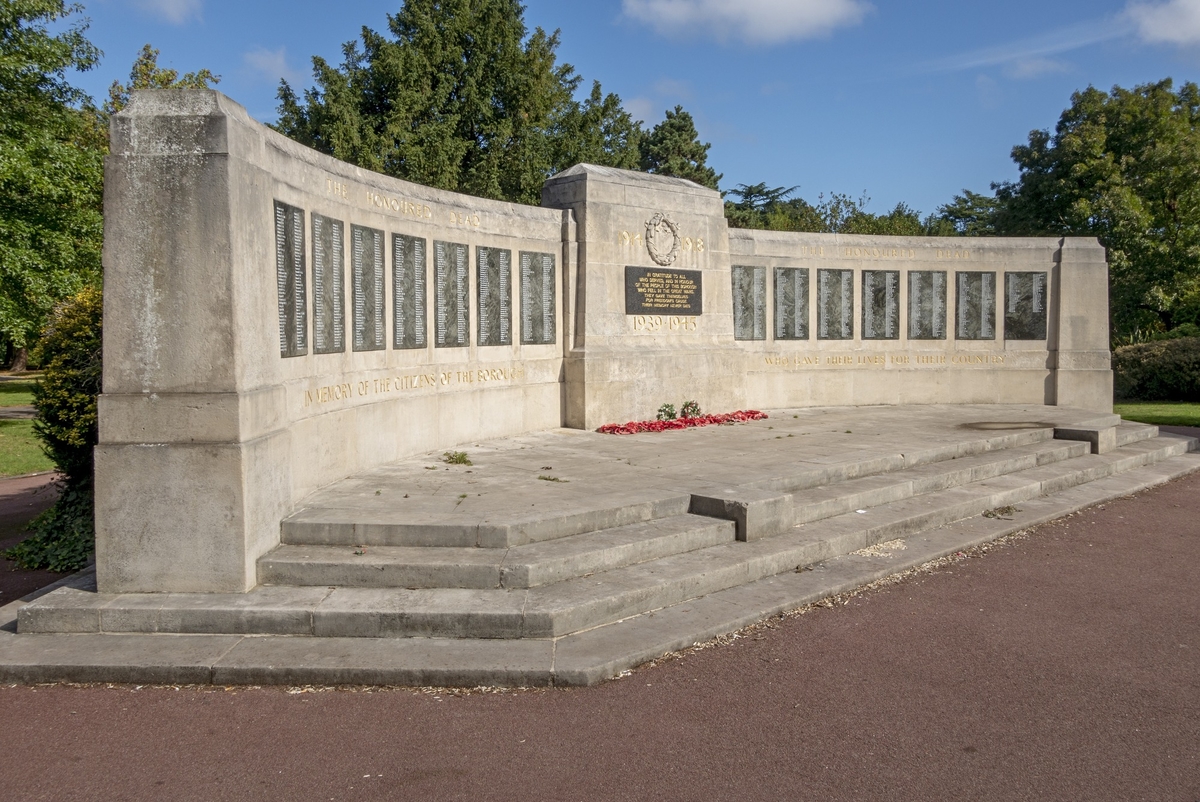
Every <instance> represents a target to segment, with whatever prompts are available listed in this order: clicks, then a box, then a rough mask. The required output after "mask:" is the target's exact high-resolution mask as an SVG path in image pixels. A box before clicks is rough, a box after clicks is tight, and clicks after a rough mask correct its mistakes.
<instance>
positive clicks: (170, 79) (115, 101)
mask: <svg viewBox="0 0 1200 802" xmlns="http://www.w3.org/2000/svg"><path fill="white" fill-rule="evenodd" d="M158 56H159V51H158V49H157V48H155V47H152V46H151V45H149V44H146V45H143V46H142V50H141V52H140V53H138V57H137V58H136V59H135V60H134V62H133V69H131V70H130V71H129V83H127V84H122V83H121V82H120V81H113V83H112V86H110V87H109V88H108V100H106V101H105V102H104V106H103V111H104V113H105V114H106V115H111V114H116V113H117V112H118V111H120V110H121V109H123V108H125V107H126V106H127V105H129V96H130V93H131V92H133V91H134V90H137V89H209V88H211V87H212V86H214V85H216V84H219V83H220V82H221V76H219V75H213V74H212V73H211V72H210V71H209V70H207V69H201V70H198V71H196V72H189V73H186V74H185V75H184V76H183V77H182V78H180V77H179V72H178V71H177V70H172V69H164V68H162V67H159V66H158Z"/></svg>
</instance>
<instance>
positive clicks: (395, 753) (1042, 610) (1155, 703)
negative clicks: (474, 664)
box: [0, 474, 1200, 802]
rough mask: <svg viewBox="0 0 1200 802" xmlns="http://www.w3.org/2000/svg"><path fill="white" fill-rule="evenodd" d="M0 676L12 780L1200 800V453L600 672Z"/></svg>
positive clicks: (311, 789) (152, 785) (477, 792)
mask: <svg viewBox="0 0 1200 802" xmlns="http://www.w3.org/2000/svg"><path fill="white" fill-rule="evenodd" d="M296 690H297V689H291V692H289V690H288V689H277V688H263V689H208V688H205V689H194V688H185V689H178V690H176V689H161V688H130V687H117V688H104V687H62V686H56V687H34V688H30V687H10V688H0V722H2V726H0V756H2V757H0V759H2V760H3V772H0V798H3V799H6V800H34V799H38V800H41V799H46V800H75V799H88V800H92V799H96V800H100V799H103V800H162V799H202V800H256V799H287V800H352V799H421V800H443V799H445V800H456V799H463V800H468V799H469V800H491V799H496V800H644V799H656V800H658V799H662V800H675V799H687V800H693V799H695V800H711V799H732V800H759V799H762V800H780V799H788V800H822V801H823V802H834V801H835V800H1087V802H1099V801H1100V800H1153V801H1154V802H1166V801H1169V800H1178V801H1179V802H1198V801H1200V474H1196V475H1192V476H1190V477H1186V478H1184V479H1181V480H1178V481H1176V482H1173V483H1171V484H1169V485H1166V486H1163V487H1160V488H1157V489H1155V490H1152V491H1148V492H1146V493H1143V494H1140V495H1139V496H1136V497H1132V498H1126V499H1121V500H1117V501H1113V502H1109V503H1108V504H1106V505H1104V507H1103V508H1096V509H1093V510H1090V511H1085V512H1083V513H1080V514H1077V515H1075V516H1073V517H1071V518H1068V519H1065V520H1063V521H1059V522H1056V523H1053V524H1048V525H1046V526H1043V527H1041V528H1039V529H1037V530H1035V531H1034V532H1033V534H1032V535H1031V536H1030V537H1027V538H1024V539H1018V540H1015V541H1012V542H1011V543H1009V544H1007V545H1003V546H999V547H996V548H992V549H990V550H989V551H988V552H987V553H986V554H983V555H981V556H970V557H965V558H963V559H961V560H959V561H957V562H954V563H952V564H949V565H946V566H944V567H942V568H940V569H936V570H934V571H933V572H931V573H923V574H919V575H917V576H915V577H912V578H910V579H908V580H906V581H903V582H901V583H899V584H895V585H892V586H890V587H885V588H883V589H880V590H875V591H872V592H869V593H867V594H865V595H862V596H859V597H856V598H852V599H850V600H848V601H847V602H846V603H839V604H837V605H836V606H833V607H828V608H816V609H813V610H812V611H811V612H808V613H806V614H804V615H799V616H795V617H792V618H789V619H786V620H782V621H779V622H777V623H776V624H775V625H774V626H773V627H770V628H764V629H762V630H760V631H758V632H754V633H750V634H748V635H746V636H745V637H741V638H738V639H736V640H734V641H733V642H732V643H730V644H727V645H723V646H716V647H713V648H708V649H704V650H701V651H697V652H694V653H692V654H689V655H686V656H684V657H681V658H679V659H673V660H668V661H666V662H664V663H663V664H661V665H658V666H656V667H650V668H642V669H639V670H638V671H635V672H633V673H632V674H631V675H630V676H627V677H625V678H623V679H620V680H617V681H613V682H609V683H607V684H605V685H602V686H599V687H596V688H590V689H575V690H543V691H529V692H507V693H494V694H488V693H474V694H468V695H461V696H456V695H454V694H451V693H446V692H421V691H413V690H383V691H372V692H364V691H361V690H360V691H348V690H333V691H320V692H295V691H296Z"/></svg>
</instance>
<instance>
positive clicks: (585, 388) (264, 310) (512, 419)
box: [96, 90, 1111, 592]
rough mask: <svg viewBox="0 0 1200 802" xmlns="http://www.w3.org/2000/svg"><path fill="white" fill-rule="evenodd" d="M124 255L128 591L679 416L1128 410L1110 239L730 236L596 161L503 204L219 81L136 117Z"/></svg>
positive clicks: (110, 514)
mask: <svg viewBox="0 0 1200 802" xmlns="http://www.w3.org/2000/svg"><path fill="white" fill-rule="evenodd" d="M104 265H105V287H104V293H105V310H104V311H105V328H104V364H105V372H104V392H103V395H102V396H101V399H100V446H99V447H98V449H97V451H96V475H97V479H96V482H97V484H96V498H97V510H96V527H97V564H98V579H99V583H100V588H101V590H103V591H106V592H116V591H166V590H171V591H230V590H233V591H237V590H245V589H248V588H250V587H253V586H254V585H255V583H256V577H255V561H256V560H257V558H258V557H259V556H261V555H262V554H264V553H266V552H267V551H268V550H270V549H271V548H273V547H274V546H275V545H276V544H277V543H278V542H279V524H280V520H281V519H282V518H284V517H285V516H287V515H288V514H290V513H292V512H293V511H295V510H296V509H297V507H298V506H299V505H302V504H303V500H304V498H305V497H306V496H307V495H309V494H310V493H311V492H312V491H314V490H316V489H317V488H319V487H321V486H323V485H326V484H329V483H330V482H333V481H335V480H337V479H341V478H343V477H346V476H349V475H352V474H354V473H356V472H358V471H362V470H364V469H366V468H370V467H373V466H377V465H380V464H383V463H386V462H389V461H393V460H396V459H399V458H402V457H405V456H408V455H413V454H418V453H422V452H428V451H440V450H443V449H450V448H455V447H459V446H462V445H463V444H469V443H472V442H476V441H479V440H481V439H484V438H493V437H500V436H506V435H514V434H520V433H523V432H531V431H539V430H545V429H550V428H554V427H558V426H564V425H565V426H571V427H576V428H589V429H591V428H595V427H597V426H600V425H602V424H604V423H611V422H620V421H626V420H630V419H637V418H646V417H652V416H653V414H654V412H655V410H656V409H657V408H658V406H659V405H660V404H662V403H665V402H670V403H674V404H676V406H678V405H680V404H681V403H682V402H683V401H684V400H689V399H694V400H697V401H698V402H699V403H700V404H701V406H702V407H703V408H704V409H705V410H708V411H730V410H733V409H737V408H747V407H756V408H763V409H770V408H774V407H786V406H803V405H845V404H898V403H914V404H920V403H946V402H988V401H1004V402H1024V403H1033V404H1043V403H1045V404H1065V405H1071V406H1081V407H1086V408H1090V409H1097V410H1102V411H1103V410H1107V409H1111V372H1110V371H1109V366H1108V356H1109V355H1108V350H1107V340H1108V321H1107V267H1106V265H1105V263H1104V252H1103V249H1101V248H1100V247H1099V245H1098V244H1097V243H1096V242H1095V241H1094V240H1072V239H1068V240H1061V241H1060V240H1043V239H1038V240H999V239H990V240H979V239H972V240H966V239H953V240H951V239H916V238H914V239H903V238H889V237H845V236H834V235H813V234H787V233H776V232H761V231H737V230H735V231H730V230H729V229H728V228H727V226H726V224H725V219H724V214H723V204H722V200H721V197H720V195H719V194H718V193H716V192H714V191H712V190H708V189H705V188H703V187H700V186H698V185H696V184H693V183H691V182H688V181H684V180H681V179H675V178H664V177H660V176H650V175H646V174H642V173H635V172H629V171H625V170H615V169H611V168H604V167H595V166H589V165H578V166H576V167H573V168H571V169H570V170H567V171H565V172H563V173H561V174H560V175H557V176H554V177H553V178H551V179H550V180H549V181H547V183H546V185H545V188H544V190H543V207H542V208H537V207H529V206H520V205H514V204H508V203H500V202H495V201H488V200H483V199H479V198H473V197H469V196H466V195H461V194H457V193H452V192H446V191H441V190H436V189H431V188H428V187H423V186H419V185H415V184H412V183H409V182H405V181H399V180H396V179H392V178H388V177H385V176H381V175H378V174H375V173H371V172H369V171H366V170H362V169H359V168H356V167H353V166H351V165H348V164H345V163H342V162H339V161H337V160H335V159H332V158H329V157H326V156H323V155H321V154H318V153H316V152H314V151H312V150H309V149H307V148H304V147H302V146H300V145H297V144H296V143H294V142H292V141H290V140H288V139H286V138H285V137H282V136H280V135H279V134H277V133H276V132H274V131H272V130H271V129H269V128H267V127H266V126H263V125H261V124H259V123H257V122H255V121H254V120H252V119H250V117H249V116H248V115H247V114H246V112H245V110H244V109H243V108H241V107H240V106H238V105H237V104H236V103H233V102H232V101H230V100H229V99H228V98H226V97H224V96H223V95H220V94H219V93H217V92H213V91H209V90H191V91H188V90H169V91H157V92H141V93H135V95H134V98H133V102H132V103H131V104H130V106H129V107H128V108H127V109H126V110H124V111H123V112H122V113H120V114H118V115H116V116H115V117H114V118H113V123H112V155H111V156H110V157H109V161H108V165H107V171H106V185H105V252H104ZM363 492H370V488H364V490H363Z"/></svg>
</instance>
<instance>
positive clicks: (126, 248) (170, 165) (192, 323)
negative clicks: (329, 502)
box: [96, 91, 290, 592]
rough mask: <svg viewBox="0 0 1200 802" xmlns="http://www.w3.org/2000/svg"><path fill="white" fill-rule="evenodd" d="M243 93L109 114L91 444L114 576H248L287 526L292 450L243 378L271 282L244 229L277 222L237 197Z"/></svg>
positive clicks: (112, 585) (152, 584)
mask: <svg viewBox="0 0 1200 802" xmlns="http://www.w3.org/2000/svg"><path fill="white" fill-rule="evenodd" d="M233 106H234V104H230V103H229V101H228V100H226V99H225V98H223V97H221V96H220V95H218V94H217V93H215V92H184V91H169V92H153V93H144V94H139V95H138V96H137V97H136V98H135V101H134V102H133V103H132V104H131V106H130V107H129V109H128V110H127V111H125V112H124V113H122V114H119V115H116V116H114V118H113V123H112V146H111V154H112V155H110V156H109V157H108V161H107V165H106V170H105V210H104V227H105V231H104V389H103V394H102V395H101V396H100V401H99V405H100V409H99V420H100V445H99V446H98V448H97V449H96V558H97V560H96V562H97V579H98V582H99V587H100V590H101V591H104V592H122V591H162V590H174V591H243V590H247V589H249V588H250V587H253V586H254V585H255V584H256V578H255V559H256V558H257V557H258V555H259V554H261V553H262V552H263V551H265V550H266V549H267V548H269V547H270V546H271V545H273V544H274V543H277V542H278V528H279V518H280V516H281V515H282V514H283V513H284V511H285V508H286V502H287V501H288V499H287V495H288V494H287V489H288V484H289V477H288V463H289V461H290V453H288V445H287V438H286V433H281V432H279V431H278V430H277V428H276V427H275V426H272V425H271V424H270V423H269V422H268V421H264V420H262V417H261V416H259V415H256V414H255V412H254V410H253V409H252V408H253V407H254V406H255V405H256V404H257V405H258V406H260V407H262V406H264V404H263V401H264V399H262V398H256V397H255V396H260V395H262V394H263V391H261V390H260V391H259V392H257V393H254V392H247V391H248V390H249V389H250V385H252V384H254V383H255V382H253V381H252V380H251V379H249V377H248V376H247V375H246V374H247V369H246V364H245V353H244V348H245V346H246V345H247V342H246V340H247V337H246V332H247V328H248V327H246V326H245V325H244V323H245V321H244V318H245V316H246V306H247V299H248V298H250V297H256V296H257V295H258V294H260V293H261V294H264V295H266V294H267V293H272V292H273V291H274V288H273V287H272V286H271V285H270V275H271V272H270V265H267V266H266V267H267V269H264V270H256V271H249V270H246V267H247V266H248V265H245V264H241V263H240V259H243V258H245V256H246V248H245V244H244V242H239V238H240V239H242V240H244V239H246V238H247V236H251V237H252V236H254V234H253V233H249V232H254V233H257V234H258V235H259V236H261V237H264V238H269V236H270V232H269V231H268V230H266V226H263V225H261V224H259V221H258V218H261V217H262V216H263V215H262V214H261V213H260V214H258V215H253V214H250V213H249V210H248V209H245V208H239V206H240V205H239V203H238V194H239V190H243V191H244V184H243V186H239V184H242V183H243V182H245V181H247V180H249V181H251V182H252V181H253V180H254V179H253V178H252V177H251V176H253V174H254V173H255V171H254V170H253V169H250V168H249V167H248V166H247V165H245V164H242V165H235V163H236V162H238V161H239V159H238V157H237V156H236V155H234V154H233V153H231V150H235V149H236V145H235V146H234V147H231V144H232V143H231V140H234V141H235V142H236V140H237V139H239V137H238V136H237V132H236V130H234V129H235V125H234V124H233V122H232V120H231V115H230V114H228V113H227V112H228V110H229V108H230V107H233ZM237 111H241V110H240V108H237ZM243 113H244V112H243ZM237 171H240V172H241V173H242V177H241V178H240V179H239V178H237V177H235V172H237ZM234 221H238V222H239V226H238V229H239V231H235V230H234V225H233V223H234ZM265 252H266V253H270V251H265ZM252 276H261V277H266V278H265V279H264V278H258V279H255V278H252ZM259 285H263V286H259ZM266 297H267V298H268V299H269V298H270V296H269V295H266ZM277 348H278V347H277V346H276V349H277ZM255 389H258V388H255ZM265 392H266V394H267V395H270V394H271V391H265ZM267 406H269V405H267ZM268 417H269V416H268ZM264 424H265V425H264ZM273 429H275V431H272V430H273Z"/></svg>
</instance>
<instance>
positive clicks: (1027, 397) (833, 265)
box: [729, 230, 1112, 411]
mask: <svg viewBox="0 0 1200 802" xmlns="http://www.w3.org/2000/svg"><path fill="white" fill-rule="evenodd" d="M729 241H730V251H731V252H730V260H731V262H732V264H733V265H735V266H746V267H749V268H760V269H762V270H763V274H764V276H765V284H766V292H765V303H763V305H762V311H763V318H764V319H763V321H762V325H761V330H760V331H759V332H758V339H740V340H738V346H739V348H741V349H742V350H743V352H744V353H745V354H747V356H748V357H749V359H750V362H749V364H747V366H746V382H747V385H748V387H749V388H751V389H750V391H749V392H750V397H751V398H752V399H755V400H756V401H757V403H761V404H763V405H764V406H787V405H793V404H794V405H825V404H846V403H853V404H913V403H916V404H927V403H990V402H1001V401H1004V402H1011V403H1037V404H1064V405H1070V406H1078V407H1084V408H1089V409H1096V410H1098V411H1111V408H1112V407H1111V403H1112V401H1111V399H1112V391H1111V372H1110V369H1109V353H1108V274H1107V267H1106V265H1105V260H1104V249H1103V248H1101V247H1100V245H1099V243H1097V242H1096V241H1095V240H1094V239H1081V238H1067V239H1065V240H1056V239H1048V238H1030V239H1014V238H1004V239H999V238H995V239H993V238H930V237H911V238H908V237H868V236H847V235H834V234H800V233H788V232H767V231H745V230H732V231H731V232H730V238H729ZM796 271H800V273H799V275H797V272H796ZM822 271H847V274H848V276H849V289H850V290H851V292H852V296H851V303H850V304H849V307H850V309H851V316H850V317H851V325H850V326H849V336H848V337H846V338H845V339H841V338H840V337H841V336H842V335H843V334H845V333H846V332H844V331H830V330H829V328H828V326H827V327H826V330H825V331H822V330H821V328H822V313H823V312H826V311H827V310H826V309H822V308H821V307H822V297H821V278H822V275H821V274H822ZM734 272H738V270H737V268H736V267H735V268H734ZM825 275H826V278H828V277H829V276H830V275H831V274H830V273H826V274H825ZM832 275H835V276H836V275H838V274H836V273H834V274H832ZM789 279H791V280H793V281H796V280H802V281H803V282H804V283H805V284H806V286H807V287H808V296H807V298H805V299H803V302H802V305H803V306H804V313H803V316H802V317H803V318H804V319H805V320H806V321H807V324H808V332H807V336H805V337H802V338H795V333H794V332H793V331H788V330H787V329H788V326H787V323H789V322H794V318H792V319H791V320H788V321H781V320H780V317H781V315H783V314H791V313H793V312H794V309H785V308H784V307H785V306H786V303H782V302H784V301H787V300H789V299H786V298H781V297H780V293H781V291H782V290H783V288H782V287H781V286H779V285H780V283H781V282H784V283H786V281H787V280H789ZM984 282H986V286H984ZM826 289H827V290H828V289H829V286H828V282H826ZM838 289H840V287H839V288H838ZM872 296H873V297H872ZM1034 296H1036V297H1034ZM839 300H840V299H839ZM826 301H828V298H826ZM889 304H891V308H890V309H889V308H887V305H889ZM881 305H883V306H884V307H885V309H884V311H885V315H884V316H882V317H883V319H882V320H880V318H881V316H880V315H878V314H875V313H876V312H878V311H879V307H880V306H881ZM873 307H874V308H873ZM984 307H986V308H984ZM825 317H830V315H828V314H826V315H825ZM833 317H836V315H834V316H833ZM868 318H872V319H871V320H868ZM888 318H893V319H888ZM964 318H968V319H964ZM793 328H794V327H793ZM759 399H761V400H759Z"/></svg>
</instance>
